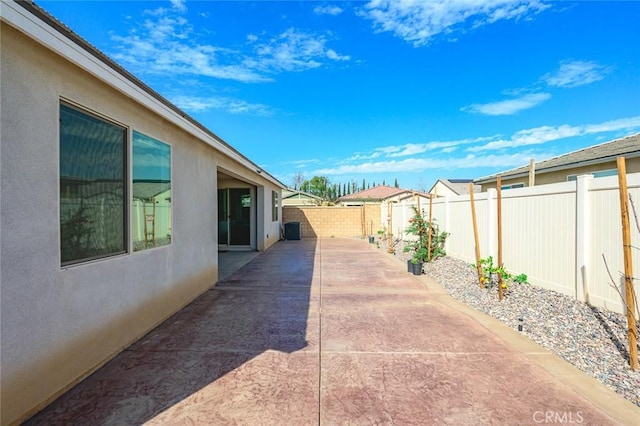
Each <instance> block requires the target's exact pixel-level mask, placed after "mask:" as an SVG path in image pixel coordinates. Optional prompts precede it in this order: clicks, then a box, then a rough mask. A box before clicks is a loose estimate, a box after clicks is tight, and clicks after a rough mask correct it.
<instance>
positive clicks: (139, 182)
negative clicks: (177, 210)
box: [131, 131, 171, 251]
mask: <svg viewBox="0 0 640 426" xmlns="http://www.w3.org/2000/svg"><path fill="white" fill-rule="evenodd" d="M131 218H132V225H133V227H132V233H133V250H134V251H136V250H144V249H147V248H152V247H158V246H164V245H167V244H169V243H171V147H170V146H169V145H167V144H165V143H162V142H159V141H157V140H155V139H153V138H150V137H149V136H145V135H143V134H142V133H138V132H135V131H134V132H133V205H132V209H131Z"/></svg>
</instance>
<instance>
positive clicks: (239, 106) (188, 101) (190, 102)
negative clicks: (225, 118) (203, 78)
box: [171, 95, 273, 116]
mask: <svg viewBox="0 0 640 426" xmlns="http://www.w3.org/2000/svg"><path fill="white" fill-rule="evenodd" d="M171 102H172V103H173V104H175V105H176V106H177V107H179V108H180V109H183V110H185V111H188V112H202V111H208V110H213V109H218V110H224V111H227V112H229V113H231V114H249V115H257V116H271V115H273V110H272V109H271V108H270V107H269V106H267V105H263V104H252V103H249V102H245V101H243V100H239V99H232V98H226V97H211V98H204V97H197V96H184V95H180V96H175V97H172V98H171Z"/></svg>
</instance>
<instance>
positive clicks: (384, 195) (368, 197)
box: [337, 185, 429, 203]
mask: <svg viewBox="0 0 640 426" xmlns="http://www.w3.org/2000/svg"><path fill="white" fill-rule="evenodd" d="M414 192H416V191H412V190H410V189H402V188H395V187H393V186H386V185H378V186H374V187H373V188H369V189H365V190H364V191H359V192H354V193H353V194H349V195H344V196H342V197H340V198H338V201H337V202H338V203H340V202H347V201H369V202H374V201H384V200H386V199H388V198H392V197H396V196H398V195H401V194H405V193H409V194H413V193H414ZM423 194H424V196H426V197H429V194H425V193H423Z"/></svg>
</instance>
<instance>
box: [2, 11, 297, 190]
mask: <svg viewBox="0 0 640 426" xmlns="http://www.w3.org/2000/svg"><path fill="white" fill-rule="evenodd" d="M14 4H15V5H19V6H21V7H22V8H24V10H26V11H27V12H28V13H29V14H30V15H32V16H34V17H36V18H37V19H38V20H39V21H41V22H43V23H45V24H46V25H47V26H49V27H50V28H52V29H53V30H54V31H49V30H47V34H48V35H49V36H50V37H51V39H50V40H49V39H48V40H42V39H40V38H39V37H38V36H34V33H33V31H34V30H35V31H40V30H41V25H40V24H39V23H36V24H35V26H36V27H37V29H34V26H28V25H27V22H26V21H25V20H24V19H23V18H27V20H28V21H30V22H29V23H33V19H32V18H30V17H28V16H27V15H25V14H24V13H22V12H20V9H19V8H15V7H13V5H14ZM2 7H3V13H2V16H3V20H2V23H3V24H4V23H5V22H6V23H9V24H10V25H15V22H20V23H21V25H20V26H18V27H17V28H18V29H19V30H20V31H23V32H24V33H26V34H28V35H29V36H31V37H33V38H35V39H36V40H37V41H38V42H40V43H42V44H45V45H46V46H47V48H49V49H50V50H52V51H54V52H56V53H58V54H59V55H61V56H62V57H65V58H67V59H69V60H70V61H71V62H73V63H75V64H76V65H79V66H80V67H81V68H84V69H87V70H90V72H92V73H94V75H95V76H96V77H97V78H99V79H101V80H103V81H105V82H107V84H110V85H111V86H112V87H115V88H116V89H117V90H119V91H121V92H123V93H124V94H125V95H127V96H129V97H131V98H132V99H136V100H137V101H138V102H139V103H141V104H142V105H144V106H146V107H148V108H149V109H151V110H152V111H154V112H155V113H156V114H158V115H160V116H161V117H164V118H166V119H167V120H169V121H170V122H172V123H174V124H176V125H177V126H178V127H180V128H182V129H184V130H186V131H187V132H189V133H191V134H193V135H195V136H196V137H197V138H198V139H200V140H202V141H204V142H206V143H207V144H209V145H210V146H212V147H214V148H215V149H217V150H218V151H220V152H222V153H224V154H225V155H227V156H229V157H231V158H232V159H234V160H236V161H238V162H239V163H240V164H241V165H243V166H244V167H246V168H248V169H249V170H252V171H255V172H257V173H258V174H261V175H262V176H264V177H265V178H266V179H267V180H269V181H271V182H272V183H274V184H275V185H277V186H279V187H281V188H286V185H284V184H283V183H282V182H280V181H279V180H278V179H276V178H275V177H273V176H272V175H270V174H269V173H268V172H266V171H264V170H263V169H262V168H261V167H259V166H258V165H256V164H255V163H254V162H253V161H251V160H250V159H249V158H247V157H246V156H245V155H243V154H242V153H240V151H238V150H236V149H235V148H234V147H233V146H231V145H229V144H228V143H227V142H225V141H224V140H222V139H221V138H220V137H218V136H217V135H216V134H214V133H213V132H212V131H211V130H209V129H208V128H206V127H205V126H204V125H203V124H201V123H199V122H198V121H196V120H195V119H194V118H193V117H191V116H189V115H188V114H187V113H186V112H184V111H183V110H181V109H180V108H178V107H177V106H176V105H174V104H172V103H171V102H169V101H168V100H167V99H166V98H164V97H163V96H162V95H160V94H159V93H158V92H156V91H155V90H153V89H152V88H151V87H149V86H148V85H147V84H145V83H144V82H142V80H140V79H139V78H137V77H136V76H134V75H133V74H131V73H130V72H129V71H127V70H126V69H124V68H123V67H122V66H120V65H119V64H118V63H116V62H115V61H113V60H112V59H111V58H109V57H108V56H107V55H105V54H104V53H102V52H101V51H100V50H98V49H97V48H96V47H95V46H93V45H91V44H90V43H89V42H87V41H86V40H85V39H83V38H82V37H80V36H79V35H78V34H76V33H74V32H73V30H71V28H69V27H68V26H66V25H65V24H63V23H62V22H60V21H59V20H57V19H56V18H55V17H54V16H52V15H50V14H49V13H48V12H47V11H46V10H44V9H43V8H41V7H40V6H38V5H36V4H35V3H33V2H32V1H16V2H7V3H6V4H5V2H4V1H3V2H2ZM22 24H24V25H22ZM30 31H32V32H30ZM60 37H63V38H64V39H66V40H68V41H64V40H61V39H60ZM69 41H70V42H71V43H69ZM73 46H77V48H79V49H80V50H81V51H82V52H83V54H84V55H90V56H91V57H92V58H93V59H91V60H87V59H86V57H84V58H79V57H78V56H77V52H76V50H77V48H76V50H74V49H73ZM96 60H97V62H96ZM116 80H117V81H118V83H114V81H116ZM132 86H134V87H135V89H133V87H132ZM142 93H145V94H146V96H148V98H144V97H143V96H141V94H142ZM159 105H162V107H163V108H160V107H159Z"/></svg>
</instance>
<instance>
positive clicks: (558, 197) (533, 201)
mask: <svg viewBox="0 0 640 426" xmlns="http://www.w3.org/2000/svg"><path fill="white" fill-rule="evenodd" d="M552 186H553V187H552ZM575 187H576V184H575V182H566V183H562V184H558V185H544V186H539V187H532V188H522V189H509V190H506V191H503V192H502V260H503V263H504V265H505V267H506V268H507V270H508V271H510V272H512V273H516V274H519V273H525V274H527V276H528V278H529V282H530V283H532V284H535V285H539V286H541V287H544V288H548V289H552V290H555V291H557V292H560V293H563V294H566V295H570V296H573V295H575V293H576V291H575V286H576V282H575V280H576V276H575V261H576V260H575V259H576V243H575V241H576V192H575ZM496 232H497V231H496ZM496 251H497V246H496Z"/></svg>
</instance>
